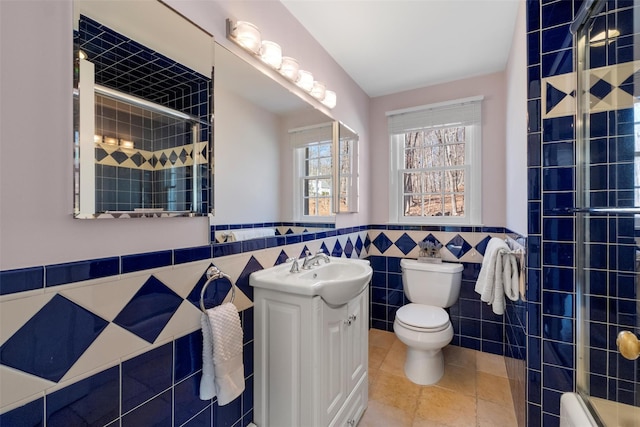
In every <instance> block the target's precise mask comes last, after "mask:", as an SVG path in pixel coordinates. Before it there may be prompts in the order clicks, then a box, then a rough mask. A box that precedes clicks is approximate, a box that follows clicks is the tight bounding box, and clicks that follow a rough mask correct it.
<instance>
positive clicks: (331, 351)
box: [321, 304, 348, 421]
mask: <svg viewBox="0 0 640 427" xmlns="http://www.w3.org/2000/svg"><path fill="white" fill-rule="evenodd" d="M322 315H323V328H322V329H323V330H322V344H323V345H322V353H323V357H322V374H321V381H322V394H323V396H322V398H323V408H324V409H325V417H326V418H325V420H326V421H329V420H332V419H333V418H334V417H335V415H336V414H337V413H338V411H339V410H340V408H341V407H342V404H343V403H344V401H345V399H346V398H347V390H346V385H347V382H346V381H345V379H346V376H347V375H348V374H347V368H346V362H347V360H346V359H347V358H346V353H347V351H346V350H347V348H346V344H347V343H346V331H347V328H348V325H347V323H348V322H347V306H342V307H338V308H332V307H329V306H328V305H326V304H323V308H322Z"/></svg>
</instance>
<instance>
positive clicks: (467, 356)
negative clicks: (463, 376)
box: [442, 345, 479, 369]
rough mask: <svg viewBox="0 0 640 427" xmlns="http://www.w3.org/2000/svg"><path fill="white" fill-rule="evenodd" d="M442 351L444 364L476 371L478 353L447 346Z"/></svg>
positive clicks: (468, 349)
mask: <svg viewBox="0 0 640 427" xmlns="http://www.w3.org/2000/svg"><path fill="white" fill-rule="evenodd" d="M442 351H443V352H444V363H445V364H448V365H456V366H462V367H463V368H470V369H476V353H479V352H478V351H475V350H471V349H470V348H464V347H458V346H457V345H448V346H446V347H445V348H444V349H442Z"/></svg>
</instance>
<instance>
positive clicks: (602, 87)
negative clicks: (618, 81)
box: [590, 79, 613, 99]
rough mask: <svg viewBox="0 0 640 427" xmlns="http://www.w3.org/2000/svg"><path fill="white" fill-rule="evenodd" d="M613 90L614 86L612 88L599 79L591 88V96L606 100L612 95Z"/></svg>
mask: <svg viewBox="0 0 640 427" xmlns="http://www.w3.org/2000/svg"><path fill="white" fill-rule="evenodd" d="M612 90H613V86H611V83H609V82H607V81H606V80H603V79H598V81H597V82H595V84H594V85H593V86H591V89H590V92H591V95H593V96H595V97H596V98H598V99H604V98H605V97H606V96H607V95H609V94H610V93H611V91H612Z"/></svg>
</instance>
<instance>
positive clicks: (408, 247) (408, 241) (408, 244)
mask: <svg viewBox="0 0 640 427" xmlns="http://www.w3.org/2000/svg"><path fill="white" fill-rule="evenodd" d="M395 245H396V246H397V247H398V248H399V249H400V250H401V251H402V253H403V254H405V255H407V254H408V253H409V252H411V251H412V250H413V248H415V247H416V246H417V245H416V242H414V240H413V239H412V238H411V237H409V235H408V234H407V233H404V234H402V236H400V238H399V239H398V240H396V242H395Z"/></svg>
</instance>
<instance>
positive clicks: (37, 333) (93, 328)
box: [0, 295, 108, 382]
mask: <svg viewBox="0 0 640 427" xmlns="http://www.w3.org/2000/svg"><path fill="white" fill-rule="evenodd" d="M107 324H108V322H107V321H106V320H104V319H102V318H101V317H99V316H96V315H95V314H93V313H91V312H90V311H88V310H86V309H85V308H83V307H80V306H79V305H78V304H75V303H73V302H71V301H69V300H68V299H67V298H65V297H63V296H61V295H56V296H54V297H53V298H52V299H51V300H50V301H49V302H48V303H47V304H46V305H45V306H44V307H42V309H41V310H40V311H38V312H37V313H36V314H35V315H34V316H33V317H31V319H29V320H28V321H27V322H26V323H25V324H24V325H23V326H22V327H21V328H20V329H19V330H18V331H17V332H16V333H15V334H13V335H12V336H11V338H9V339H8V340H7V341H6V342H5V343H4V344H3V345H2V347H0V362H2V364H3V365H7V366H11V367H12V368H15V369H19V370H21V371H24V372H28V373H30V374H33V375H37V376H39V377H42V378H46V379H48V380H50V381H56V382H57V381H59V380H60V379H61V378H62V377H63V376H64V374H65V373H66V372H67V371H68V370H69V369H70V368H71V366H73V364H74V363H75V362H76V361H77V360H78V359H79V358H80V356H82V353H84V352H85V350H86V349H87V348H88V347H89V346H90V345H91V343H93V341H94V340H95V339H96V338H97V337H98V335H100V333H101V332H102V330H103V329H104V328H105V327H106V326H107Z"/></svg>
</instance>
